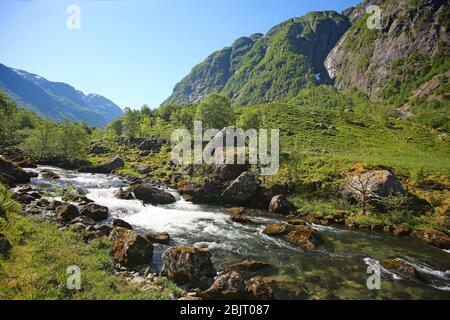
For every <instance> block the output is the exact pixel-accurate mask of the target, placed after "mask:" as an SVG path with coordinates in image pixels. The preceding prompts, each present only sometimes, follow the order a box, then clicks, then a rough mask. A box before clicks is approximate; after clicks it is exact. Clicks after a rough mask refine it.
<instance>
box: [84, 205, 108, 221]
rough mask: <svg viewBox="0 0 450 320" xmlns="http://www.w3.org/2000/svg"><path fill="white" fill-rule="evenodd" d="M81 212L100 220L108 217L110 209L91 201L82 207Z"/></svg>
mask: <svg viewBox="0 0 450 320" xmlns="http://www.w3.org/2000/svg"><path fill="white" fill-rule="evenodd" d="M80 214H81V215H82V216H87V217H89V218H91V219H92V220H94V221H97V222H98V221H103V220H106V219H108V215H109V209H108V208H107V207H104V206H101V205H98V204H96V203H89V204H87V205H85V206H84V207H83V208H81V210H80Z"/></svg>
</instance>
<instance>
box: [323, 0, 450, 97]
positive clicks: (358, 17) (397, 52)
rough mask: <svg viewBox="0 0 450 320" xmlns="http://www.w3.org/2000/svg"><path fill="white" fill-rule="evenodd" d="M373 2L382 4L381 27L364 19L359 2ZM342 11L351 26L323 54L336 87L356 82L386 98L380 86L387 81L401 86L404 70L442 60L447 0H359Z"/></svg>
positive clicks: (422, 72)
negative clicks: (370, 27)
mask: <svg viewBox="0 0 450 320" xmlns="http://www.w3.org/2000/svg"><path fill="white" fill-rule="evenodd" d="M374 3H375V4H379V6H380V8H381V10H382V13H381V18H382V19H381V30H377V29H373V30H371V29H369V28H368V27H367V25H366V22H367V18H368V17H369V15H368V14H365V12H364V8H365V7H366V6H367V5H369V4H374ZM347 14H348V16H349V19H350V20H352V21H353V23H352V27H351V28H350V29H349V30H348V31H347V32H346V33H345V34H344V36H343V37H342V39H341V40H340V41H339V43H338V45H337V46H336V47H335V48H334V49H333V50H332V51H331V52H330V54H329V55H328V57H327V58H326V60H325V66H326V68H327V70H328V73H329V76H330V77H331V78H332V79H334V81H335V86H336V87H337V88H338V89H347V88H352V87H357V88H359V89H360V90H362V91H363V92H365V93H366V94H368V95H369V96H370V97H372V98H375V99H376V98H380V97H381V98H386V92H383V89H385V88H386V86H387V85H389V83H390V82H395V83H396V84H395V83H394V87H395V86H397V87H399V86H404V85H406V84H408V83H409V80H411V79H409V78H408V77H409V76H410V75H413V77H414V78H416V79H418V78H420V77H424V76H426V75H428V73H429V71H430V70H431V69H433V68H434V67H436V66H437V65H438V64H442V62H443V59H441V58H444V57H447V62H448V56H449V41H450V37H449V33H448V31H449V30H448V28H449V20H450V11H449V2H448V0H396V1H394V0H387V1H365V2H364V3H362V4H361V5H359V6H358V7H357V8H355V9H352V10H349V11H348V12H347ZM433 59H434V60H435V61H433ZM444 60H445V59H444ZM441 71H442V73H445V71H447V70H441ZM434 75H436V74H434ZM434 75H433V76H434ZM429 76H431V75H429ZM429 76H428V77H424V80H423V81H426V80H429ZM427 78H428V79H427ZM417 85H419V83H418V84H417ZM412 89H414V88H412ZM397 93H399V92H397Z"/></svg>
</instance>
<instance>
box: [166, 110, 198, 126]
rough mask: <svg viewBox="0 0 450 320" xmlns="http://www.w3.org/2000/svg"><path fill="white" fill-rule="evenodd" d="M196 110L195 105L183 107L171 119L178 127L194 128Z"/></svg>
mask: <svg viewBox="0 0 450 320" xmlns="http://www.w3.org/2000/svg"><path fill="white" fill-rule="evenodd" d="M195 111H196V110H195V108H194V107H193V106H186V107H183V108H181V109H180V110H178V111H177V112H175V113H173V114H172V116H171V117H170V121H171V122H172V123H173V125H174V126H176V127H182V128H185V129H192V128H193V126H194V118H195Z"/></svg>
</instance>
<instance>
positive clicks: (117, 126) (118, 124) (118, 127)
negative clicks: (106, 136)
mask: <svg viewBox="0 0 450 320" xmlns="http://www.w3.org/2000/svg"><path fill="white" fill-rule="evenodd" d="M122 122H123V120H122V119H116V120H114V121H113V122H111V123H110V124H109V125H108V126H107V127H106V129H107V130H109V129H110V130H113V131H114V133H115V134H116V136H118V137H120V136H121V135H122V130H123V125H122Z"/></svg>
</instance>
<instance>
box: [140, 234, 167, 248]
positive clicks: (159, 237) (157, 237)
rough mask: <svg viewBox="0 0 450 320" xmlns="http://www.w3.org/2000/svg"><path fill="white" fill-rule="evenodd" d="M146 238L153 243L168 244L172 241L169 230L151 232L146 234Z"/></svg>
mask: <svg viewBox="0 0 450 320" xmlns="http://www.w3.org/2000/svg"><path fill="white" fill-rule="evenodd" d="M144 238H145V239H147V240H148V241H150V242H151V243H159V244H165V245H168V244H169V243H170V235H169V234H168V233H167V232H149V233H146V234H144Z"/></svg>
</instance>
